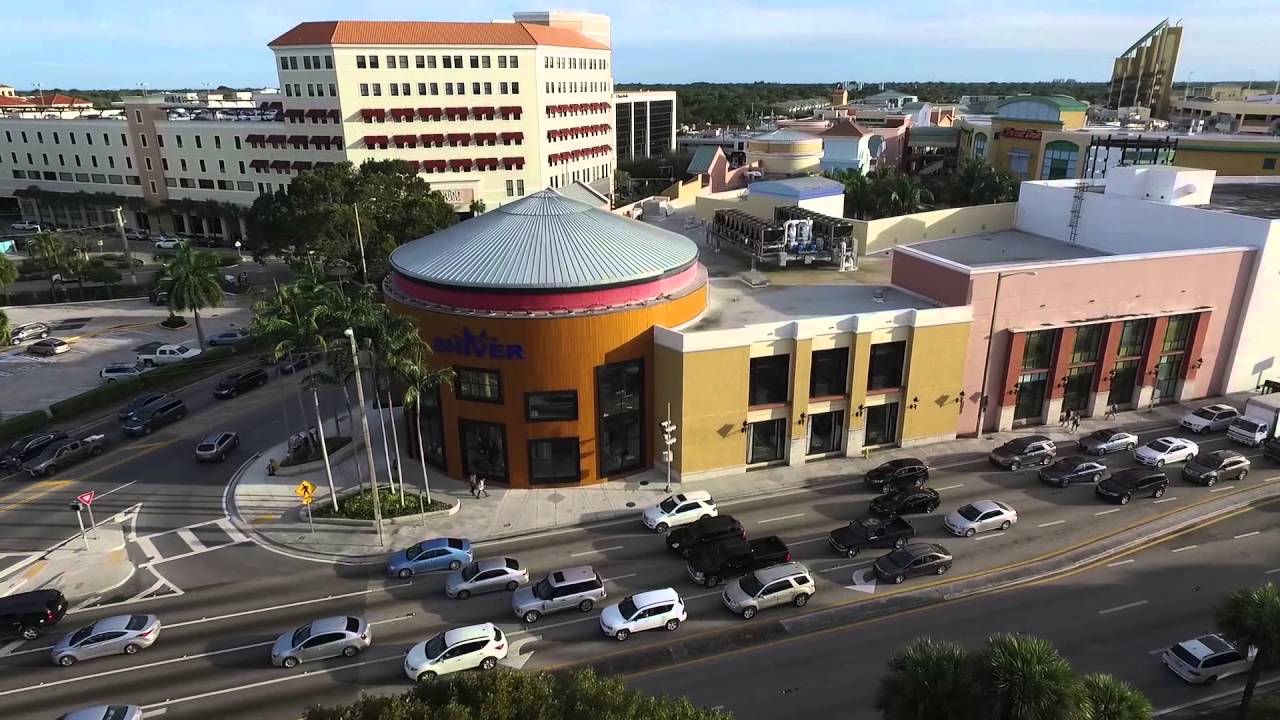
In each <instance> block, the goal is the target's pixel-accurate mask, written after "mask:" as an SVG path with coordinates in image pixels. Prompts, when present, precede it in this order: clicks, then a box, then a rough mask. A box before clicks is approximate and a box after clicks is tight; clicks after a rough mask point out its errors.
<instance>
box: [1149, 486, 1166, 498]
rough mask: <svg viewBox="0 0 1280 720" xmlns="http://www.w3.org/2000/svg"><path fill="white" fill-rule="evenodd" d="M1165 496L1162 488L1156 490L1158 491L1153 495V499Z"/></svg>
mask: <svg viewBox="0 0 1280 720" xmlns="http://www.w3.org/2000/svg"><path fill="white" fill-rule="evenodd" d="M1163 496H1164V488H1162V487H1161V488H1156V491H1155V492H1153V493H1151V497H1153V498H1159V497H1163Z"/></svg>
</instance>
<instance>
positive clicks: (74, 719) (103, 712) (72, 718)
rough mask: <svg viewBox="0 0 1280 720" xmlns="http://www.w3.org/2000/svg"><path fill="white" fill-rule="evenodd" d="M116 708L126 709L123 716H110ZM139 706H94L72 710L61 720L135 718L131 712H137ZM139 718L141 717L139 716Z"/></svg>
mask: <svg viewBox="0 0 1280 720" xmlns="http://www.w3.org/2000/svg"><path fill="white" fill-rule="evenodd" d="M116 708H125V714H123V715H119V716H117V715H108V713H110V712H111V711H112V710H114V709H116ZM137 709H138V706H137V705H94V706H93V707H87V708H80V709H79V710H72V711H71V712H69V713H67V714H66V715H63V716H61V720H105V718H107V717H133V716H131V715H129V714H128V713H129V711H133V710H137ZM137 717H141V715H138V716H137Z"/></svg>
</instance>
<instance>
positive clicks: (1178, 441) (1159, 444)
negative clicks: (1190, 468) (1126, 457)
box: [1133, 437, 1200, 467]
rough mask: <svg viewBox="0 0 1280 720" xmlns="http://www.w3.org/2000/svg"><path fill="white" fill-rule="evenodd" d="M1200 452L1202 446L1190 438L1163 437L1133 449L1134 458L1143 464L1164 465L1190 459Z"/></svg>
mask: <svg viewBox="0 0 1280 720" xmlns="http://www.w3.org/2000/svg"><path fill="white" fill-rule="evenodd" d="M1199 454H1200V446H1199V445H1197V444H1195V443H1193V442H1191V441H1190V440H1183V439H1182V438H1176V437H1162V438H1158V439H1156V440H1152V441H1151V442H1149V443H1147V444H1146V445H1143V446H1141V447H1139V448H1138V449H1137V450H1134V451H1133V459H1134V460H1137V461H1138V462H1140V463H1142V464H1143V465H1151V466H1152V467H1164V466H1165V465H1167V464H1169V463H1176V462H1183V461H1185V460H1190V459H1191V458H1193V457H1195V456H1196V455H1199Z"/></svg>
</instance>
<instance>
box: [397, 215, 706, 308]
mask: <svg viewBox="0 0 1280 720" xmlns="http://www.w3.org/2000/svg"><path fill="white" fill-rule="evenodd" d="M697 258H698V247H697V245H696V244H695V243H694V242H693V241H692V240H689V239H688V238H686V237H684V236H683V235H678V234H676V233H673V232H670V231H667V230H663V229H661V228H657V227H654V226H652V225H648V224H645V223H643V222H639V221H637V220H632V219H630V218H627V217H624V216H622V215H618V214H616V213H612V212H609V211H608V210H602V209H599V208H596V207H592V206H591V205H588V204H586V203H583V202H579V201H577V200H571V199H569V198H567V197H565V196H563V195H561V194H559V193H557V192H556V191H554V190H542V191H539V192H536V193H533V194H532V195H529V196H527V197H524V198H521V199H520V200H517V201H515V202H513V203H510V204H507V205H503V206H502V207H499V208H497V209H494V210H492V211H490V212H487V213H484V214H482V215H479V216H477V217H474V218H471V219H470V220H466V221H463V222H460V223H458V224H457V225H453V226H451V227H448V228H445V229H444V230H440V231H439V232H436V233H433V234H431V235H428V236H426V237H422V238H418V239H417V240H414V241H412V242H409V243H406V244H404V245H401V246H400V247H398V248H396V250H395V251H394V252H393V253H391V265H392V267H393V268H394V269H395V270H396V272H398V273H400V274H402V275H404V276H406V277H409V278H413V279H415V280H419V281H421V282H425V283H428V284H432V285H442V286H446V287H458V288H470V289H477V290H480V289H495V290H525V291H528V290H535V291H536V290H547V291H563V290H574V289H585V288H596V287H604V286H611V285H629V284H632V283H638V282H645V281H648V280H653V279H656V278H661V277H663V276H665V275H668V274H670V273H672V272H676V271H679V270H682V269H684V268H687V267H688V266H689V265H690V264H692V263H693V262H694V261H695V260H697Z"/></svg>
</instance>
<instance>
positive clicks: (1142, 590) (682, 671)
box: [628, 505, 1280, 719]
mask: <svg viewBox="0 0 1280 720" xmlns="http://www.w3.org/2000/svg"><path fill="white" fill-rule="evenodd" d="M1276 524H1277V520H1276V506H1275V505H1268V506H1265V507H1263V508H1260V509H1257V510H1253V511H1250V512H1246V513H1243V514H1241V515H1238V516H1236V517H1234V518H1231V519H1229V520H1225V521H1222V522H1220V523H1216V524H1214V525H1211V526H1209V527H1207V528H1205V529H1204V530H1198V531H1195V532H1192V533H1187V534H1185V535H1182V536H1179V537H1176V538H1171V539H1169V540H1167V541H1164V542H1161V543H1159V544H1156V545H1154V546H1152V547H1149V548H1146V549H1144V550H1142V551H1139V552H1137V553H1134V554H1131V555H1129V556H1128V557H1125V558H1120V559H1117V560H1113V561H1110V562H1109V563H1103V564H1099V565H1097V566H1095V567H1092V568H1090V569H1089V570H1087V571H1085V572H1083V573H1080V574H1076V575H1073V576H1070V577H1066V578H1061V579H1058V580H1053V581H1050V582H1046V583H1041V584H1038V585H1034V586H1026V587H1022V588H1017V589H1013V590H1009V591H1005V592H1000V593H996V594H990V595H984V596H978V597H976V598H971V599H967V600H959V601H954V602H949V603H945V604H942V605H937V606H932V607H929V608H925V609H923V610H920V611H913V612H908V613H901V614H897V615H890V616H886V617H884V618H879V619H876V620H873V621H869V622H864V623H857V624H854V625H852V626H849V627H845V628H841V629H839V630H837V631H833V632H827V633H822V634H817V635H811V636H802V637H798V638H796V639H795V640H791V641H786V642H781V643H775V644H772V645H766V646H761V647H757V648H751V649H749V650H746V651H742V652H737V653H729V654H726V655H724V656H721V657H720V658H716V659H711V660H706V661H698V662H692V663H687V664H680V665H676V666H674V667H671V668H666V669H662V670H659V671H656V672H652V673H646V674H642V675H637V676H633V677H631V678H629V679H628V683H629V684H630V685H631V686H632V687H634V688H636V689H638V690H641V691H644V692H650V693H658V694H666V695H671V696H681V695H683V696H688V697H689V698H691V699H692V700H693V702H695V703H696V704H698V705H701V706H707V707H715V706H721V707H724V708H726V709H728V710H730V711H733V712H734V713H735V714H736V716H737V717H739V718H744V719H750V718H769V717H779V716H782V715H783V714H784V713H787V714H797V715H805V716H810V717H859V718H863V717H865V718H876V717H879V714H878V713H876V712H875V711H874V709H873V706H874V698H875V691H876V687H877V683H878V682H879V676H880V672H881V671H882V670H883V668H884V667H885V663H886V662H887V661H888V659H889V658H890V656H891V655H892V654H893V653H894V652H896V651H897V650H898V649H900V648H902V647H904V646H905V645H906V644H907V643H909V642H910V641H911V640H912V639H914V638H916V637H921V636H929V637H934V638H937V639H945V640H952V641H955V642H959V643H961V644H963V645H964V646H966V647H969V648H971V649H973V648H978V647H980V646H981V645H982V643H983V641H984V640H985V639H986V638H987V637H989V636H990V635H991V634H993V633H997V632H1027V633H1031V634H1034V635H1037V636H1040V637H1044V638H1046V639H1048V640H1050V641H1051V642H1053V643H1054V644H1055V645H1056V646H1057V647H1058V648H1059V649H1060V650H1061V651H1062V652H1063V654H1064V655H1065V656H1066V657H1068V658H1069V659H1071V660H1072V662H1073V663H1074V664H1075V665H1076V667H1077V669H1079V670H1081V671H1082V672H1110V673H1113V674H1116V675H1118V676H1119V677H1121V678H1122V679H1125V680H1129V681H1131V682H1134V683H1136V684H1138V686H1139V687H1140V688H1141V689H1142V690H1143V691H1144V692H1146V693H1148V695H1149V696H1150V697H1151V698H1152V700H1153V702H1155V703H1156V704H1157V705H1158V706H1164V705H1169V704H1179V703H1182V702H1187V701H1188V700H1191V699H1194V698H1196V697H1198V696H1201V695H1203V694H1206V691H1205V690H1204V689H1203V688H1196V687H1193V686H1189V685H1186V684H1185V683H1183V682H1182V681H1181V680H1179V679H1177V678H1176V677H1175V676H1174V675H1172V673H1170V672H1169V671H1168V670H1166V669H1165V668H1164V667H1163V666H1162V665H1161V663H1160V660H1159V656H1158V653H1153V652H1152V651H1154V650H1156V649H1158V648H1164V647H1167V646H1168V645H1170V644H1172V643H1173V642H1176V641H1179V640H1185V639H1188V638H1191V637H1194V636H1196V635H1198V634H1201V633H1203V632H1205V631H1209V630H1211V629H1212V625H1213V620H1212V607H1213V605H1214V603H1216V602H1218V601H1220V600H1221V598H1222V597H1223V596H1224V595H1225V594H1226V593H1227V592H1229V591H1230V590H1231V589H1234V588H1237V587H1243V586H1248V585H1252V584H1258V583H1261V582H1263V581H1264V580H1265V579H1266V578H1267V577H1268V576H1267V575H1266V571H1267V570H1268V569H1275V568H1270V567H1269V564H1270V565H1280V563H1278V562H1276V561H1275V560H1274V558H1275V556H1276V550H1277V545H1278V544H1280V541H1277V540H1276V539H1275V538H1274V537H1269V536H1268V535H1267V533H1265V532H1262V533H1260V534H1259V535H1250V536H1248V537H1245V538H1241V539H1239V540H1236V539H1235V536H1236V535H1244V534H1247V533H1251V532H1254V531H1255V530H1259V529H1260V528H1274V527H1275V525H1276ZM1227 538H1230V539H1229V540H1228V539H1227ZM1186 545H1200V546H1201V547H1202V548H1204V550H1205V552H1204V553H1203V554H1202V555H1201V556H1200V557H1198V558H1196V559H1195V560H1194V561H1193V560H1191V559H1190V558H1189V557H1186V555H1187V553H1186V552H1180V553H1174V552H1173V550H1175V549H1177V548H1179V547H1184V546H1186ZM1198 549H1199V548H1198ZM1241 553H1245V556H1244V557H1243V558H1242V557H1241V555H1240V554H1241ZM1267 558H1272V559H1271V560H1270V561H1269V562H1268V560H1267ZM1128 560H1132V562H1126V561H1128ZM1197 588H1198V589H1197ZM1143 601H1145V602H1143ZM1130 603H1142V604H1140V605H1133V606H1132V607H1130V608H1126V609H1124V610H1112V609H1113V608H1118V607H1123V606H1125V605H1128V604H1130ZM1109 610H1110V611H1111V612H1106V611H1109ZM1099 613H1104V614H1099ZM743 678H751V682H750V683H743V682H742V680H743ZM1233 682H1235V681H1233V680H1223V681H1221V682H1220V683H1219V685H1218V686H1217V688H1216V690H1217V691H1221V690H1222V689H1223V687H1224V686H1225V687H1228V688H1229V687H1234V685H1232V684H1231V683H1233ZM1237 684H1238V683H1237ZM835 688H838V689H839V690H837V691H835V692H833V689H835Z"/></svg>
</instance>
